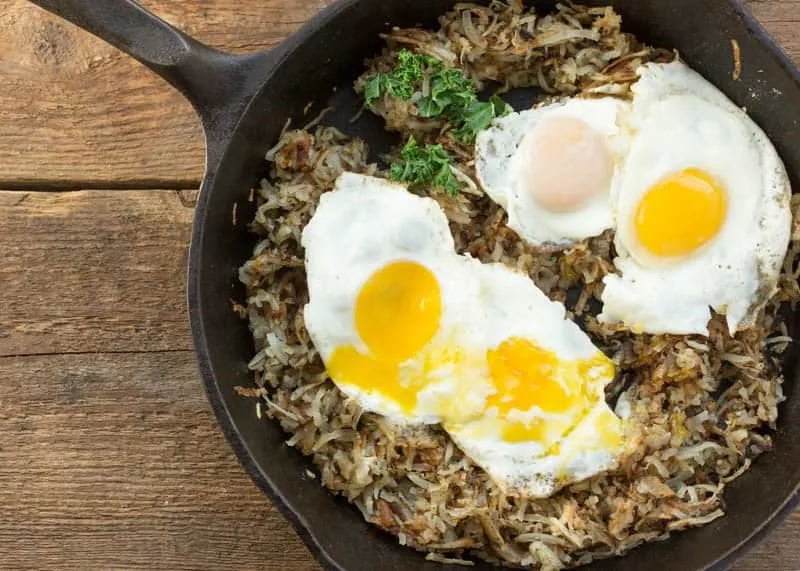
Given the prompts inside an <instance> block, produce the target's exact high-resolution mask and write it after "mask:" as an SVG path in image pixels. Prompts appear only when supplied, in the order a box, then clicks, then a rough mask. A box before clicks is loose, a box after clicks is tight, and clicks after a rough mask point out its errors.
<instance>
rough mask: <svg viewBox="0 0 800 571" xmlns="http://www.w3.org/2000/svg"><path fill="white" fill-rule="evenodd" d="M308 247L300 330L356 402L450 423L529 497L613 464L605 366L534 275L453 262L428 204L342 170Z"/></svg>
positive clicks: (501, 477) (497, 473)
mask: <svg viewBox="0 0 800 571" xmlns="http://www.w3.org/2000/svg"><path fill="white" fill-rule="evenodd" d="M303 245H304V247H305V249H306V271H307V276H308V285H309V294H310V301H309V303H308V304H307V305H306V306H305V308H304V319H305V326H306V328H307V329H308V332H309V334H310V336H311V339H312V340H313V342H314V345H315V347H316V348H317V350H318V351H319V353H320V355H321V357H322V359H323V361H324V363H325V367H326V370H327V373H328V375H329V376H330V378H331V379H332V380H333V382H334V383H335V384H336V385H337V386H338V387H339V388H340V389H341V390H342V391H343V392H344V393H345V394H346V395H347V396H348V397H349V398H351V399H353V400H354V401H356V402H357V403H358V404H359V405H360V406H361V408H362V409H364V410H366V411H370V412H373V413H377V414H380V415H383V416H384V417H386V419H387V421H389V422H394V423H397V424H440V425H442V426H443V427H444V428H445V430H447V431H448V432H449V433H450V434H451V436H452V438H453V440H454V441H455V442H456V444H458V446H460V447H461V448H462V450H463V451H464V452H465V453H466V454H467V455H468V456H469V457H470V458H471V459H472V460H473V461H474V462H475V463H476V464H478V465H480V466H481V467H482V468H484V469H485V470H486V472H487V473H488V474H489V475H490V476H491V477H492V478H493V479H495V480H496V481H497V482H498V483H500V484H501V485H504V486H508V487H515V488H518V489H520V490H523V491H525V492H526V493H528V494H533V495H539V496H541V495H548V494H550V493H552V492H553V491H555V490H556V489H558V487H560V486H562V485H564V484H566V483H568V482H570V481H575V480H576V479H580V478H583V477H586V476H587V475H590V474H592V473H596V472H598V471H602V470H605V469H608V468H609V467H611V466H613V465H614V463H615V462H616V459H617V458H618V456H619V454H620V453H621V449H622V447H623V442H622V432H623V431H622V423H621V421H620V420H619V419H618V418H617V417H616V416H614V414H613V413H611V411H610V409H608V407H607V405H606V404H605V400H604V398H603V391H604V387H605V386H606V384H608V383H609V382H610V381H611V380H612V379H613V378H614V366H613V364H612V363H611V361H610V360H608V358H606V357H605V356H604V355H603V354H602V353H601V352H600V351H599V350H598V349H597V348H595V347H594V346H593V345H592V343H591V341H590V340H589V339H588V337H587V336H586V335H585V334H584V333H583V332H582V331H581V330H580V329H579V328H578V327H577V326H576V325H575V324H574V323H572V322H570V321H568V320H566V318H565V317H566V316H565V309H564V307H563V305H561V304H559V303H555V302H552V301H550V300H549V299H548V298H547V297H546V296H545V295H544V294H543V293H542V292H541V291H540V290H538V289H537V288H536V287H535V286H534V284H533V282H532V281H531V280H530V279H529V278H528V277H527V276H525V275H522V274H520V273H518V272H516V271H514V270H512V269H510V268H506V267H504V266H501V265H484V264H481V263H479V262H478V261H476V260H474V259H471V258H468V257H463V256H459V255H458V254H457V253H456V252H455V247H454V244H453V240H452V236H451V235H450V233H449V227H448V224H447V219H446V217H445V216H444V213H443V212H442V211H441V209H440V208H439V206H438V204H437V203H436V202H434V201H433V200H432V199H427V198H420V197H418V196H415V195H413V194H411V193H409V192H407V190H406V189H405V188H404V187H402V186H399V185H394V184H391V183H387V182H386V181H382V180H380V179H375V178H371V177H363V176H360V175H351V174H347V175H343V176H342V177H341V178H340V179H339V181H337V186H336V189H335V190H334V191H333V192H331V193H328V194H325V195H323V197H322V199H321V201H320V205H319V207H318V209H317V211H316V213H315V215H314V217H313V218H312V220H311V222H310V223H309V224H308V226H307V227H306V229H305V230H304V234H303ZM587 423H589V424H591V425H592V427H593V428H592V429H591V430H590V432H593V433H595V436H593V437H592V438H589V439H584V440H585V445H583V444H581V445H578V444H576V443H575V442H573V441H572V440H571V434H572V433H574V432H575V431H579V430H583V431H584V432H585V431H586V430H588V429H587V428H586V425H587ZM601 425H602V426H601Z"/></svg>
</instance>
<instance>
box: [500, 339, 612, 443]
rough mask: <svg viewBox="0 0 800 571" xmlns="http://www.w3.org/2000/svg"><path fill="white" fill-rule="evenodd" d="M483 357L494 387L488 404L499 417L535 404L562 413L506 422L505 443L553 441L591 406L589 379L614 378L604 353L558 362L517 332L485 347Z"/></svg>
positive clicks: (554, 356) (555, 412)
mask: <svg viewBox="0 0 800 571" xmlns="http://www.w3.org/2000/svg"><path fill="white" fill-rule="evenodd" d="M487 361H488V364H489V374H490V376H491V378H492V382H493V383H494V386H495V389H496V390H497V392H496V393H495V394H493V395H492V396H490V397H489V398H488V400H487V407H492V406H494V407H497V411H498V415H499V416H500V417H502V418H505V417H507V416H508V414H509V413H510V412H511V411H512V410H515V409H516V410H518V411H521V412H525V411H529V410H530V409H531V408H533V407H537V408H539V409H540V410H541V411H542V412H543V413H545V414H556V415H563V416H562V418H560V419H555V418H550V419H548V420H546V421H545V420H542V419H535V420H533V421H532V422H529V423H524V422H514V421H511V422H507V423H506V424H505V428H504V429H503V435H502V437H503V440H505V441H506V442H528V441H535V442H540V443H542V444H544V445H545V446H554V445H556V444H557V442H558V439H559V438H561V437H562V436H563V435H564V434H566V433H567V432H569V431H570V430H571V429H572V428H574V427H575V426H576V425H577V424H578V422H580V421H581V419H582V418H583V416H585V414H586V413H587V411H588V410H589V409H590V406H591V403H590V398H589V395H588V394H587V392H586V388H587V384H588V383H589V382H591V381H593V380H594V381H603V380H606V381H607V380H610V379H612V378H613V377H614V365H613V363H612V362H611V361H610V360H609V359H608V358H607V357H606V356H605V355H603V354H602V353H599V354H598V355H597V356H595V357H593V358H591V359H587V360H575V361H560V360H559V359H558V356H557V355H556V354H555V353H552V352H549V351H546V350H544V349H542V348H540V347H537V346H536V345H534V344H533V343H532V342H531V341H530V340H528V339H523V338H519V337H511V338H509V339H507V340H505V341H504V342H502V343H501V344H500V345H499V346H498V347H497V348H496V349H492V350H490V351H488V352H487Z"/></svg>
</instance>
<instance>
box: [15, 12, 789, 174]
mask: <svg viewBox="0 0 800 571" xmlns="http://www.w3.org/2000/svg"><path fill="white" fill-rule="evenodd" d="M330 1H331V0H313V1H307V0H264V1H255V0H250V1H246V2H243V1H240V0H205V1H203V2H184V1H181V0H148V1H145V2H143V4H145V5H146V6H147V7H149V8H151V9H152V10H153V11H154V12H156V13H157V14H159V15H160V16H162V17H164V18H165V19H166V20H168V21H170V22H171V23H173V24H175V25H176V26H178V27H181V28H183V29H185V30H186V31H187V32H189V33H190V34H192V35H194V36H196V37H197V38H198V39H200V40H201V41H204V42H207V43H209V44H211V45H213V46H215V47H219V48H222V49H225V50H228V51H232V52H236V53H245V52H252V51H256V50H261V49H265V48H269V47H271V46H274V45H275V44H276V43H277V42H278V41H280V40H281V39H283V38H284V37H286V36H287V35H289V34H290V33H291V32H293V31H294V30H295V29H297V28H298V27H299V26H300V25H301V24H302V23H303V22H304V21H305V20H306V19H307V18H308V17H310V16H311V15H312V14H314V13H315V12H316V11H318V10H319V9H320V8H322V7H323V6H325V5H326V4H329V3H330ZM749 5H751V7H752V8H753V9H754V11H755V12H756V14H757V15H758V16H760V17H762V18H763V19H764V21H765V22H766V23H767V25H768V27H769V28H770V30H771V31H772V32H773V33H774V34H775V36H776V37H777V38H778V39H779V40H780V41H781V42H782V43H783V45H784V46H785V47H786V49H787V50H788V52H789V53H790V54H791V55H792V56H793V57H795V58H796V59H800V36H798V34H796V33H795V30H796V23H797V22H798V21H800V2H797V1H796V0H789V1H785V0H768V1H763V0H762V1H757V0H751V2H749ZM0 29H1V30H3V33H2V34H0V109H2V110H3V111H2V112H3V121H2V122H0V158H2V160H0V188H14V189H17V188H41V187H53V186H58V187H61V188H118V187H120V188H195V187H196V186H197V185H198V183H199V180H200V178H201V177H202V170H203V140H202V136H201V132H200V126H199V123H198V121H197V119H196V118H195V116H194V113H193V111H192V109H191V107H190V106H189V104H188V103H187V102H185V101H184V100H183V99H182V98H181V96H180V95H178V93H177V92H175V91H174V90H173V89H171V88H170V87H169V86H168V85H167V84H166V83H164V82H163V81H162V80H161V79H159V78H157V77H156V76H155V75H153V74H152V73H150V72H149V71H148V70H146V69H145V68H144V67H143V66H142V65H140V64H138V63H136V62H135V61H133V60H132V59H130V58H128V57H126V56H124V55H123V54H122V53H120V52H119V51H117V50H116V49H114V48H112V47H110V46H108V45H107V44H105V43H103V42H102V41H100V40H98V39H97V38H94V37H92V36H90V35H89V34H86V33H84V32H82V31H81V30H78V29H77V28H75V27H74V26H72V25H70V24H66V23H63V22H61V21H59V20H58V19H56V18H55V17H53V16H50V15H49V14H46V13H45V12H43V11H42V10H40V9H38V8H36V7H34V6H32V5H31V4H29V3H27V2H26V1H25V0H0Z"/></svg>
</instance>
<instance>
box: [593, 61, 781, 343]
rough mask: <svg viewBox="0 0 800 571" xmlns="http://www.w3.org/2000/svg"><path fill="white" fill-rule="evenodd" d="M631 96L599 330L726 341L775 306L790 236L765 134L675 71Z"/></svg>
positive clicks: (777, 166)
mask: <svg viewBox="0 0 800 571" xmlns="http://www.w3.org/2000/svg"><path fill="white" fill-rule="evenodd" d="M639 75H640V79H639V81H638V82H637V83H636V84H635V85H634V86H633V91H634V101H633V110H632V113H631V114H630V115H629V116H628V117H627V125H626V129H627V130H629V131H630V132H631V133H633V138H632V140H631V146H630V151H629V154H628V156H627V159H626V163H625V168H624V170H623V173H622V176H621V181H620V184H619V186H618V187H617V194H616V196H615V197H614V204H615V217H616V220H617V234H616V249H617V254H618V258H617V259H616V260H615V265H616V267H617V270H618V274H619V275H610V276H608V277H606V279H605V290H604V293H603V296H602V301H603V305H604V307H603V313H602V314H601V316H600V319H601V321H604V322H608V323H617V322H622V323H623V324H624V325H626V326H627V327H629V328H631V329H632V330H634V331H637V332H647V333H654V334H657V333H673V334H692V333H696V334H708V322H709V320H710V318H711V312H710V309H709V308H713V309H714V310H715V311H717V312H718V313H720V314H723V315H725V316H726V319H727V324H728V327H729V329H730V331H731V332H732V333H734V332H736V331H737V330H739V329H745V328H747V327H749V326H751V325H752V323H753V320H754V318H755V316H756V315H757V313H758V311H759V310H760V309H761V307H763V304H764V303H766V301H767V300H768V299H769V298H770V297H771V296H772V295H773V294H774V292H775V291H776V287H777V282H778V278H779V275H780V270H781V267H782V263H783V259H784V257H785V255H786V251H787V248H788V244H789V238H790V231H791V211H790V199H791V188H790V183H789V179H788V176H787V174H786V170H785V168H784V165H783V163H782V162H781V159H780V158H779V156H778V153H777V151H776V150H775V148H774V146H773V145H772V143H771V142H770V141H769V139H768V138H767V136H766V135H765V134H764V132H763V131H762V130H761V129H760V128H759V127H758V126H757V125H756V124H755V123H754V122H753V121H752V120H751V119H750V118H749V117H748V116H747V114H746V113H745V112H744V111H743V110H742V109H740V108H738V107H736V105H734V104H733V103H732V102H731V101H730V100H729V99H728V98H727V97H726V96H725V95H724V94H722V93H721V92H720V91H719V90H717V89H716V88H715V87H714V86H713V85H711V84H710V83H709V82H708V81H706V80H705V79H704V78H703V77H701V76H700V75H699V74H698V73H696V72H695V71H693V70H691V69H690V68H689V67H687V66H686V65H685V64H683V63H681V62H674V63H670V64H648V65H646V66H644V67H643V68H641V69H640V70H639Z"/></svg>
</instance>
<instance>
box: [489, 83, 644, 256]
mask: <svg viewBox="0 0 800 571" xmlns="http://www.w3.org/2000/svg"><path fill="white" fill-rule="evenodd" d="M629 109H630V103H628V102H626V101H622V100H619V99H614V98H610V97H608V98H601V99H577V98H573V99H566V100H563V101H560V102H557V103H551V104H548V105H544V106H540V107H536V108H534V109H530V110H527V111H523V112H521V113H512V114H510V115H507V116H506V117H503V118H500V119H496V120H495V121H494V122H493V123H492V125H491V126H490V127H489V128H487V129H485V130H483V131H482V132H480V133H479V134H478V137H477V141H476V147H475V157H476V170H477V175H478V179H479V181H480V183H481V185H482V186H483V188H484V190H485V191H486V193H487V194H488V195H489V196H490V197H491V198H492V200H494V201H495V202H496V203H497V204H499V205H500V206H501V207H503V208H504V209H505V210H506V211H507V212H508V226H509V227H510V228H511V229H512V230H514V231H516V232H517V233H518V234H519V235H520V236H521V237H522V238H523V239H525V240H526V241H528V242H529V243H531V244H533V245H536V246H541V245H545V244H547V245H554V246H562V247H563V246H568V245H570V244H573V243H575V242H578V241H580V240H583V239H585V238H589V237H592V236H597V235H600V234H602V233H603V231H604V230H607V229H608V228H611V227H612V226H613V215H612V208H611V201H610V195H611V193H612V189H613V188H614V186H615V184H616V183H617V181H618V178H619V171H620V168H621V165H622V161H623V160H624V157H625V154H626V153H627V146H628V140H627V136H626V133H625V132H624V131H623V130H621V129H620V128H619V127H618V120H619V118H620V117H621V116H623V115H625V114H626V113H627V112H629Z"/></svg>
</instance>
